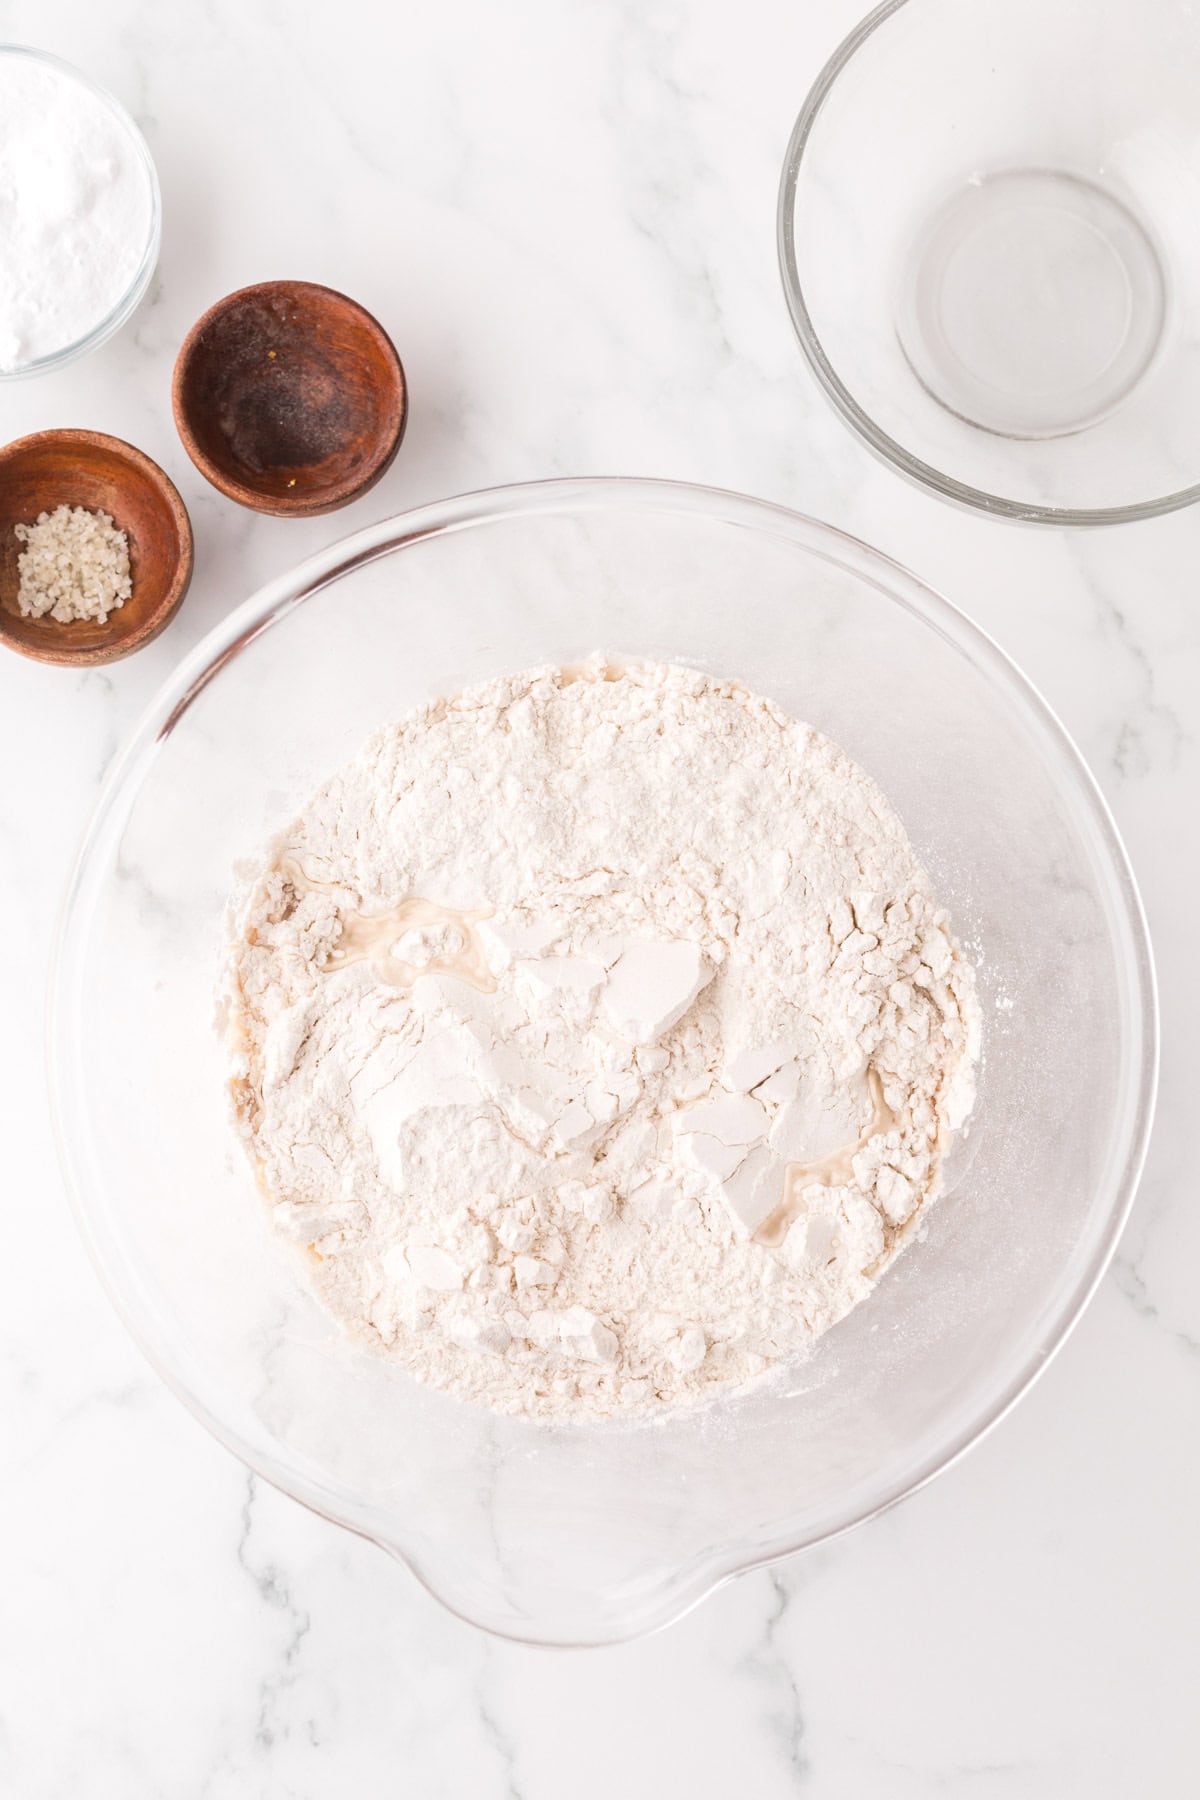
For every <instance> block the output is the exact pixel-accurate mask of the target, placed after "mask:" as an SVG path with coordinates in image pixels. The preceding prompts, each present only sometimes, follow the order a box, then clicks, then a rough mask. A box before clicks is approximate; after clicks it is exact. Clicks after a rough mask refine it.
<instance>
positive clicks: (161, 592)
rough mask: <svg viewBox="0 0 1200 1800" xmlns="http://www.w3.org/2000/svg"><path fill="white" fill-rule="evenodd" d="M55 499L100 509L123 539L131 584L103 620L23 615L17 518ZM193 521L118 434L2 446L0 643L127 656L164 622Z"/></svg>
mask: <svg viewBox="0 0 1200 1800" xmlns="http://www.w3.org/2000/svg"><path fill="white" fill-rule="evenodd" d="M60 506H81V507H83V508H84V509H85V510H86V511H88V512H105V513H108V514H109V516H110V517H111V518H112V521H113V524H114V525H115V526H116V527H117V529H118V530H119V531H123V532H124V533H125V535H126V537H127V538H128V540H129V566H130V577H131V582H132V592H131V593H130V596H129V598H128V599H127V600H126V601H125V602H124V603H123V604H122V605H121V606H119V607H116V608H115V609H114V610H113V611H112V612H110V613H109V615H108V617H107V618H106V619H105V621H104V623H103V624H101V623H100V622H99V621H98V620H95V619H72V620H69V621H67V622H66V623H64V622H62V621H60V620H58V619H54V618H51V617H50V615H49V614H44V615H43V616H42V617H41V618H26V617H23V616H22V614H21V610H20V607H19V604H18V600H17V595H18V592H19V590H20V571H19V569H18V558H19V556H20V555H21V552H22V550H23V549H24V548H25V546H24V544H23V543H22V542H21V540H20V539H19V538H18V537H17V533H16V527H17V526H18V525H32V524H34V523H35V521H36V520H37V517H38V515H39V513H43V512H45V513H53V512H54V511H55V510H56V508H58V507H60ZM192 556H193V549H192V526H191V521H190V519H189V518H188V514H187V508H186V507H185V506H184V504H183V501H182V500H181V499H180V497H179V493H178V490H177V489H176V487H175V484H174V482H173V481H171V480H170V478H169V477H168V476H167V475H165V474H164V473H163V471H162V470H161V469H160V468H159V466H158V464H157V463H156V462H152V461H151V459H150V457H148V456H146V455H144V454H143V453H142V451H140V450H135V449H134V447H133V445H132V444H127V443H125V442H124V440H123V439H121V438H115V437H107V436H106V435H105V434H104V433H103V432H99V431H38V432H35V433H34V434H33V436H32V437H23V438H17V439H16V441H15V442H14V443H11V444H6V445H5V446H4V447H3V449H0V642H3V643H4V644H6V645H7V646H8V648H9V649H11V650H17V651H19V652H20V653H21V655H22V656H32V657H34V658H35V659H36V660H37V661H38V662H49V663H74V664H77V665H79V666H81V667H87V666H89V665H92V664H96V663H107V662H116V661H117V659H118V658H119V657H122V656H130V655H132V653H133V652H134V651H135V650H140V649H141V648H142V647H143V645H145V644H148V643H149V642H150V641H151V639H152V638H156V637H157V636H158V634H159V632H160V631H163V630H164V629H165V628H166V626H167V625H169V624H170V622H171V620H172V619H173V618H174V616H175V614H176V613H177V612H178V610H179V606H180V603H181V602H182V600H183V597H184V595H185V594H186V592H187V589H188V583H189V582H190V581H191V578H192Z"/></svg>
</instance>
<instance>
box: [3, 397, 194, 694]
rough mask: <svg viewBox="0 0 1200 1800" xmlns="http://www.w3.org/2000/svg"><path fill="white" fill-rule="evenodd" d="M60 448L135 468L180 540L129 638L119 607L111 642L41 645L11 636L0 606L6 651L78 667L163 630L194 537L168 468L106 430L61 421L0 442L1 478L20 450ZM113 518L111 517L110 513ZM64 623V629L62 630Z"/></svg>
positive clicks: (130, 648)
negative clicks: (163, 581) (150, 607)
mask: <svg viewBox="0 0 1200 1800" xmlns="http://www.w3.org/2000/svg"><path fill="white" fill-rule="evenodd" d="M59 447H61V448H62V449H63V450H66V451H69V450H77V449H79V448H81V447H82V448H85V449H89V450H106V451H108V452H109V454H110V455H112V456H114V457H115V459H116V461H117V462H118V463H124V464H126V465H127V466H128V467H130V468H135V469H137V470H138V471H139V473H140V474H142V475H144V476H145V477H146V479H147V480H148V481H149V482H150V485H151V486H152V487H153V488H154V489H155V490H156V491H157V493H158V494H159V495H160V496H161V497H162V499H163V500H164V501H165V502H166V506H167V510H168V511H169V513H170V514H171V517H172V520H173V521H174V524H175V530H176V534H177V536H178V539H179V556H178V558H177V559H176V563H175V567H174V569H173V571H172V573H171V579H170V581H169V582H168V583H167V587H166V590H165V592H164V594H163V597H162V599H161V600H160V601H159V602H158V605H157V606H156V607H155V608H154V611H153V612H152V613H151V614H150V616H149V618H148V619H146V620H144V621H143V623H142V624H141V626H140V627H139V628H138V629H137V630H136V631H134V632H131V633H130V635H129V636H128V637H122V636H121V611H122V610H123V609H121V608H118V609H117V610H116V611H115V612H112V613H110V614H109V616H108V620H107V621H106V624H105V627H104V629H105V630H108V629H109V628H110V627H111V632H112V635H111V641H109V642H106V643H103V644H92V645H90V646H88V647H87V648H80V649H78V650H73V649H72V648H71V645H70V642H69V640H67V639H66V638H65V637H63V636H61V635H60V634H59V633H57V632H56V633H54V634H53V635H51V636H48V637H47V640H46V643H45V645H41V644H30V643H25V642H24V641H22V640H21V639H19V638H16V637H13V636H12V635H11V634H10V631H9V627H8V624H7V618H8V615H7V614H6V613H5V612H4V610H3V608H0V642H2V643H3V644H4V645H5V647H6V648H7V649H9V650H15V651H16V652H17V653H18V654H19V655H21V656H27V657H29V658H30V659H31V660H32V661H33V662H41V663H58V664H61V665H73V666H74V667H76V668H81V667H86V666H88V665H95V664H98V663H107V662H118V661H120V659H121V658H122V657H125V656H132V655H133V653H134V652H135V651H136V650H141V649H143V648H144V647H145V646H146V645H147V644H149V643H151V642H152V641H153V639H154V638H156V637H158V635H159V633H160V632H163V631H165V630H166V628H167V626H168V625H169V624H170V623H171V620H172V619H173V618H174V617H175V614H176V613H177V612H178V611H179V608H180V606H181V605H182V604H183V598H184V595H185V594H186V593H187V590H188V586H189V584H190V582H191V579H192V569H193V566H194V563H195V548H196V546H195V537H194V534H193V532H192V521H191V517H190V515H189V513H188V509H187V507H186V506H185V505H184V502H183V496H182V495H181V494H180V492H179V489H178V488H177V487H176V486H175V483H174V482H173V481H172V480H171V477H170V476H169V475H168V474H167V472H166V470H165V469H163V468H161V467H160V466H159V464H158V463H156V462H155V460H154V458H153V457H152V456H147V454H146V452H145V451H144V450H139V449H138V447H137V445H136V444H131V443H129V442H128V441H127V439H125V438H119V437H114V436H113V435H112V434H111V433H110V432H107V431H89V430H87V429H84V428H82V427H76V426H70V425H64V426H58V427H53V428H51V429H50V430H48V431H31V432H29V433H28V434H27V435H26V436H25V437H19V438H14V439H13V440H12V442H11V443H9V444H3V445H0V480H2V479H3V477H4V473H5V470H6V468H8V467H11V466H12V465H13V464H15V463H17V462H19V460H20V458H21V456H22V454H24V453H26V452H28V451H30V450H32V449H35V448H38V449H41V448H55V449H57V448H59ZM114 516H115V515H114ZM66 629H67V627H65V626H64V627H63V630H64V632H65V631H66Z"/></svg>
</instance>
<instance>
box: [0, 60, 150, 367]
mask: <svg viewBox="0 0 1200 1800" xmlns="http://www.w3.org/2000/svg"><path fill="white" fill-rule="evenodd" d="M6 56H13V57H27V58H28V59H29V61H30V62H38V63H43V64H45V65H46V67H47V68H51V69H57V70H58V71H59V72H60V73H62V74H64V75H67V76H69V77H70V78H71V79H72V80H74V81H76V82H78V83H79V85H80V86H81V87H83V88H86V89H87V91H88V92H89V93H90V94H92V95H93V96H94V97H95V98H96V99H97V100H99V101H100V102H101V103H102V104H103V105H104V106H105V107H107V109H108V110H109V112H110V113H112V114H113V116H114V118H115V119H116V120H117V123H118V124H119V125H120V126H121V128H122V130H123V131H125V132H126V133H127V134H128V136H129V138H130V140H131V141H132V143H133V145H134V148H135V149H136V151H137V153H138V156H139V157H140V159H141V163H142V168H143V170H144V172H145V174H146V178H147V180H148V182H149V186H150V229H149V232H148V234H147V238H146V247H145V249H144V250H143V252H142V258H141V261H140V262H139V263H138V266H137V269H136V270H135V272H134V275H133V278H132V280H131V281H130V283H129V286H128V287H127V288H126V289H125V291H124V293H123V294H121V296H120V297H119V298H118V299H117V300H116V301H114V303H113V305H112V306H111V307H110V308H109V310H108V312H106V313H105V315H104V317H103V318H102V319H100V320H99V321H98V322H97V323H96V324H95V325H93V326H92V328H91V330H90V331H86V332H85V333H84V335H83V336H82V337H79V338H76V339H75V340H74V341H73V342H72V343H70V344H64V345H62V347H61V348H60V349H58V350H52V351H50V352H49V354H48V355H46V356H38V357H35V358H34V360H33V361H32V362H27V363H22V364H21V366H20V368H17V369H0V382H7V381H29V380H32V379H33V378H34V377H35V376H38V375H48V374H50V373H51V372H52V371H53V370H55V369H61V368H63V367H65V366H66V364H67V363H72V362H75V361H76V360H77V359H78V358H79V357H81V356H88V355H90V354H91V352H92V351H93V350H98V349H99V347H100V345H101V344H104V343H107V341H108V339H109V338H110V337H113V336H115V334H116V333H117V332H118V331H119V330H120V329H121V327H122V325H124V324H125V322H126V320H127V319H129V318H130V317H131V316H132V314H133V313H134V312H135V311H136V310H137V308H138V306H139V305H140V304H141V301H142V299H143V297H144V296H145V292H146V289H147V288H148V287H149V285H150V279H151V277H152V275H153V274H154V270H155V268H156V267H157V264H158V253H159V250H160V248H161V246H162V191H161V189H160V187H159V181H158V170H157V168H156V167H155V163H154V158H153V156H152V155H151V154H150V146H149V144H147V142H146V139H145V136H144V135H143V133H142V130H141V128H140V126H138V125H137V123H136V122H135V120H134V118H133V116H132V114H131V113H129V112H128V111H127V109H126V108H125V107H124V106H122V104H121V102H120V101H119V100H118V99H117V97H116V95H115V94H112V93H110V92H109V90H108V89H107V88H106V87H103V86H102V85H101V84H100V82H98V81H94V80H93V79H92V77H91V76H90V75H88V74H87V73H85V71H84V70H83V69H79V68H77V67H76V66H75V64H74V63H72V62H68V61H67V59H66V57H65V56H56V55H55V54H54V52H53V51H51V50H42V49H40V48H39V47H38V46H37V45H36V44H17V43H4V42H0V58H3V57H6Z"/></svg>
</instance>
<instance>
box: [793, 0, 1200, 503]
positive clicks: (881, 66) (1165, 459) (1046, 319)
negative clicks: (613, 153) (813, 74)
mask: <svg viewBox="0 0 1200 1800" xmlns="http://www.w3.org/2000/svg"><path fill="white" fill-rule="evenodd" d="M1198 84H1200V32H1198V31H1197V28H1196V19H1195V9H1194V7H1193V6H1192V4H1191V0H883V4H882V5H880V6H877V7H876V8H875V10H874V11H873V12H872V13H870V14H869V15H868V17H867V18H865V19H864V20H863V21H862V22H861V24H859V25H857V26H856V27H855V29H854V30H853V31H852V32H851V33H850V35H849V37H847V38H846V40H845V42H844V43H843V44H842V45H841V46H840V48H839V49H838V50H837V51H835V53H834V55H833V56H832V57H831V58H830V60H829V62H828V63H827V65H826V67H825V68H824V69H823V70H822V71H821V74H820V75H819V76H818V77H817V80H816V82H815V83H814V85H813V87H812V89H811V91H810V93H809V95H808V98H807V99H806V100H805V102H804V105H803V107H802V108H801V111H800V115H799V117H798V118H797V120H796V124H795V128H794V130H793V132H792V136H791V141H790V142H789V144H788V148H787V154H786V156H785V158H784V166H783V176H782V181H781V185H780V194H779V217H778V239H779V259H780V266H781V269H782V272H783V284H784V289H785V292H786V295H787V302H788V306H789V308H790V310H791V315H792V321H793V323H794V325H795V327H796V333H797V335H798V337H799V339H800V343H801V346H802V347H803V350H804V353H805V355H806V356H807V357H808V360H809V362H810V364H811V365H812V368H813V371H814V373H815V375H816V376H817V379H818V380H819V381H820V383H821V385H822V387H823V388H824V390H825V392H826V394H827V395H828V397H829V398H830V400H831V401H832V402H833V404H834V405H835V407H836V408H837V409H838V411H839V412H840V413H841V414H842V416H843V418H845V419H846V420H847V421H848V423H849V424H850V425H852V426H853V428H854V429H855V430H856V431H857V432H858V433H859V435H860V436H861V437H862V438H864V439H865V441H866V442H867V443H868V444H869V445H870V446H871V448H872V449H873V450H875V451H876V452H878V454H879V455H880V456H882V457H884V458H885V459H886V460H887V461H888V462H890V463H891V464H892V466H893V467H894V468H897V469H899V470H900V471H901V472H902V473H903V474H905V475H908V476H910V477H911V478H912V479H913V480H914V481H918V482H920V483H922V485H924V486H926V487H929V488H932V489H933V490H934V491H935V492H936V493H939V494H942V495H944V496H946V497H947V498H949V499H954V500H959V501H962V502H964V503H966V504H968V505H972V506H978V507H981V508H982V509H983V510H984V511H985V512H989V513H992V514H993V515H997V516H1001V517H1006V518H1013V519H1030V520H1042V521H1048V522H1050V523H1054V524H1062V525H1094V524H1104V523H1109V522H1115V521H1117V520H1123V519H1136V518H1142V517H1146V516H1148V515H1151V514H1154V513H1160V512H1168V511H1170V510H1171V509H1172V508H1174V507H1178V506H1185V505H1189V504H1190V503H1191V502H1192V501H1194V500H1196V499H1197V498H1200V440H1198V439H1197V434H1196V417H1197V412H1198V410H1200V238H1198V236H1197V232H1196V227H1195V220H1196V213H1197V208H1198V207H1200V110H1198V109H1197V102H1196V95H1197V88H1198Z"/></svg>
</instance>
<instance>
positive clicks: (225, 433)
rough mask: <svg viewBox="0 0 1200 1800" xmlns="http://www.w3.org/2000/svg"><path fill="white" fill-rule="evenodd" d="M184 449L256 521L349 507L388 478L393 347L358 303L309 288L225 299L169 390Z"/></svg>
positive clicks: (393, 415) (403, 403)
mask: <svg viewBox="0 0 1200 1800" xmlns="http://www.w3.org/2000/svg"><path fill="white" fill-rule="evenodd" d="M172 404H173V407H174V412H175V425H176V429H177V430H178V432H179V435H180V438H181V439H182V440H183V446H184V448H185V450H186V451H187V453H188V455H189V456H190V457H191V459H192V461H193V462H194V463H195V465H196V467H197V468H198V469H199V470H200V472H201V474H202V475H204V476H205V477H206V478H207V479H208V480H209V481H211V482H212V484H213V486H214V487H215V488H217V489H219V490H220V492H221V493H223V494H225V495H227V496H228V497H229V499H231V500H236V501H237V502H238V503H239V504H240V505H242V506H248V507H252V508H253V509H254V511H256V512H263V513H271V514H273V515H274V516H275V517H277V518H311V517H313V516H314V515H315V514H318V513H327V512H334V511H336V510H337V509H338V508H339V507H342V506H348V505H349V504H350V502H351V501H352V500H357V499H358V498H359V497H360V496H361V495H363V494H365V493H366V492H367V491H368V489H369V488H372V487H374V485H375V483H376V482H377V481H378V480H379V479H380V477H381V476H382V475H383V474H384V472H385V471H386V470H387V469H388V468H389V467H390V465H391V463H392V460H393V458H394V457H395V455H396V452H397V450H398V449H399V448H400V440H401V439H402V437H403V436H404V427H405V424H406V422H407V419H408V388H407V384H406V382H405V378H404V369H403V367H402V365H401V362H400V358H399V356H398V355H397V353H396V347H395V345H394V344H393V343H392V340H391V339H390V338H389V336H388V334H387V332H386V331H385V330H384V329H383V327H382V325H380V323H379V321H378V320H377V319H375V318H373V317H372V316H371V314H370V313H369V312H367V311H366V309H365V308H364V307H362V306H360V305H359V304H358V302H357V301H356V300H351V299H349V298H348V297H347V296H346V295H345V294H339V293H337V292H336V290H335V289H333V288H327V287H321V286H319V285H318V284H317V283H315V282H311V281H264V282H260V283H258V285H257V286H255V287H246V288H239V289H238V291H237V292H236V293H233V294H227V295H226V297H225V298H224V299H223V300H218V302H217V304H216V305H215V306H212V307H210V308H209V310H208V311H207V312H206V313H205V314H204V315H203V317H202V318H200V319H198V320H197V322H196V324H195V325H194V326H193V327H192V329H191V331H190V332H189V333H188V335H187V337H186V338H185V340H184V343H183V346H182V348H181V349H180V352H179V356H178V358H177V359H176V363H175V376H174V381H173V384H172Z"/></svg>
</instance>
